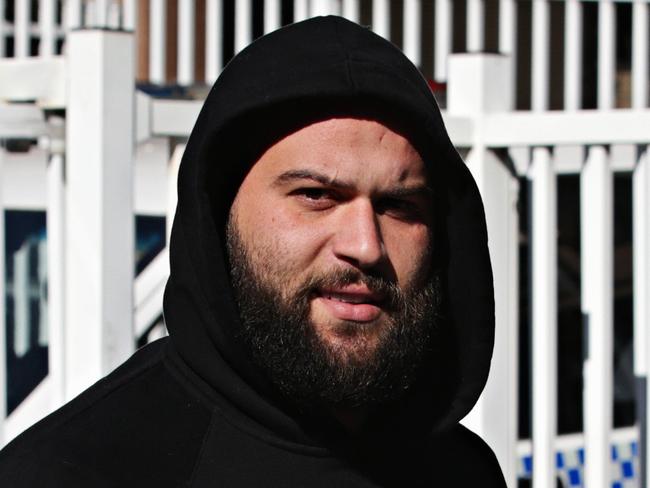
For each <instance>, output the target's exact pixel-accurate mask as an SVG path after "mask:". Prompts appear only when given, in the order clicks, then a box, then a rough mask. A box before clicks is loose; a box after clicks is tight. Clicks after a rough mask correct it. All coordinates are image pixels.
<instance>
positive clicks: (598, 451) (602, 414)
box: [580, 146, 614, 488]
mask: <svg viewBox="0 0 650 488" xmlns="http://www.w3.org/2000/svg"><path fill="white" fill-rule="evenodd" d="M612 193H613V188H612V172H611V169H610V167H609V164H608V154H607V150H606V149H605V148H604V147H603V146H592V147H591V148H589V154H588V156H587V162H586V164H585V166H584V168H583V169H582V173H581V176H580V220H581V240H582V243H581V269H582V313H583V317H584V320H585V321H586V325H585V329H586V334H587V342H586V343H587V351H586V360H585V364H584V415H583V418H584V431H585V486H588V487H589V488H605V487H609V486H610V483H611V479H612V478H611V469H610V460H611V456H610V431H611V428H612V403H613V400H612V393H613V392H612V383H613V381H614V379H613V364H612V357H613V356H612V354H613V280H614V276H613V252H614V246H613V241H614V238H613V234H614V225H613V224H614V222H613V207H614V201H613V195H612Z"/></svg>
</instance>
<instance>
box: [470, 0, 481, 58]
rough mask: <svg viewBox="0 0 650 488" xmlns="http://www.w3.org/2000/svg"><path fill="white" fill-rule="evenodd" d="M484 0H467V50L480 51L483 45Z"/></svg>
mask: <svg viewBox="0 0 650 488" xmlns="http://www.w3.org/2000/svg"><path fill="white" fill-rule="evenodd" d="M484 17H485V4H484V0H467V51H468V52H481V51H482V50H483V47H484V43H483V40H484V38H485V29H484V28H483V26H484V20H483V19H484Z"/></svg>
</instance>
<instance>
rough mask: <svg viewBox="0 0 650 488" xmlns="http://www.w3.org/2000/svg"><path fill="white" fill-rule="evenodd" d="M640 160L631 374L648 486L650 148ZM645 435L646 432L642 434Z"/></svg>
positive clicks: (636, 173) (644, 482) (644, 480)
mask: <svg viewBox="0 0 650 488" xmlns="http://www.w3.org/2000/svg"><path fill="white" fill-rule="evenodd" d="M639 153H640V154H639V159H638V161H637V164H636V167H635V168H634V173H633V177H632V195H633V210H632V217H633V220H632V222H633V231H632V235H633V246H634V247H633V252H632V255H633V256H634V373H635V376H636V378H637V382H640V383H641V384H640V385H639V386H640V387H639V388H637V390H636V392H637V394H638V395H644V398H640V399H637V406H638V407H639V408H643V407H645V409H644V411H641V412H638V413H637V418H639V419H641V428H642V432H641V434H642V438H641V441H642V442H641V443H640V444H641V451H640V455H641V456H643V457H642V458H641V466H642V473H641V475H642V476H641V484H640V485H639V486H647V480H648V467H649V466H650V453H649V452H648V451H649V450H648V437H647V432H648V430H647V429H648V419H650V411H649V406H650V401H649V400H650V391H649V390H648V355H650V332H649V331H648V325H649V324H650V212H649V211H648V209H650V147H648V146H645V147H644V148H643V149H642V150H640V151H639ZM644 434H645V435H644Z"/></svg>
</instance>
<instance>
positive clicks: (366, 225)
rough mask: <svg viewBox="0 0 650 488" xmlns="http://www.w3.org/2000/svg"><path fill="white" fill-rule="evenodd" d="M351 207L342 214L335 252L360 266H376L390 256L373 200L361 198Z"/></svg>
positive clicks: (350, 204)
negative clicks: (387, 252) (387, 253)
mask: <svg viewBox="0 0 650 488" xmlns="http://www.w3.org/2000/svg"><path fill="white" fill-rule="evenodd" d="M347 207H348V208H347V209H346V211H345V212H343V213H342V214H341V215H340V217H341V218H340V221H339V225H338V229H337V232H336V235H335V238H334V245H333V247H334V254H335V255H336V257H337V258H339V259H342V260H344V261H347V262H349V263H350V264H352V265H354V266H356V267H359V268H365V269H367V268H372V267H375V266H377V265H378V264H379V263H380V262H381V261H382V260H383V259H384V258H385V257H386V249H385V246H384V242H383V239H382V235H381V228H380V227H379V222H378V221H377V217H376V214H375V211H374V209H373V206H372V203H371V202H370V201H367V200H359V201H353V202H350V203H348V205H347Z"/></svg>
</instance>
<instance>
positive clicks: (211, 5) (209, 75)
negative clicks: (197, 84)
mask: <svg viewBox="0 0 650 488" xmlns="http://www.w3.org/2000/svg"><path fill="white" fill-rule="evenodd" d="M222 21H223V0H206V3H205V82H206V83H208V84H211V83H214V81H215V80H216V79H217V76H219V73H220V72H221V67H222V66H223V54H222V51H221V50H222V47H223V46H222V42H223V38H222V29H221V22H222Z"/></svg>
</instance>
